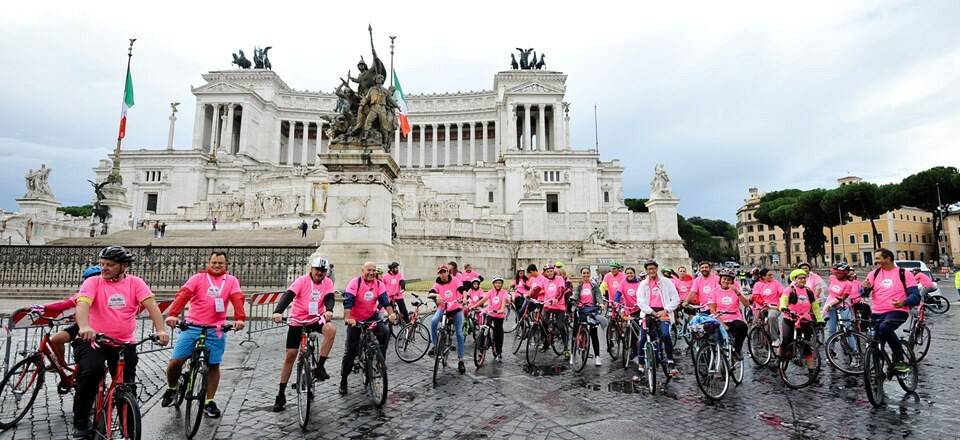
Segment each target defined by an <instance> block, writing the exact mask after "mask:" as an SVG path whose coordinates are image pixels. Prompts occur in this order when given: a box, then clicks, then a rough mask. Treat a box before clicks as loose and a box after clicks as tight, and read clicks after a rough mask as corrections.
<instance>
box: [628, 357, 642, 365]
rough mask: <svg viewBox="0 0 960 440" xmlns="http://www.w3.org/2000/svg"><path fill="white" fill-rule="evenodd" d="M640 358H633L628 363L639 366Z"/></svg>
mask: <svg viewBox="0 0 960 440" xmlns="http://www.w3.org/2000/svg"><path fill="white" fill-rule="evenodd" d="M639 360H640V356H634V357H632V358H630V363H634V364H639V363H640V362H639Z"/></svg>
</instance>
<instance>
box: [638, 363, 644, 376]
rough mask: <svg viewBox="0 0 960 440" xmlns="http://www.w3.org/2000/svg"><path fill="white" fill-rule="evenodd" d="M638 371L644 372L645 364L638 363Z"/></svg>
mask: <svg viewBox="0 0 960 440" xmlns="http://www.w3.org/2000/svg"><path fill="white" fill-rule="evenodd" d="M637 372H638V373H640V374H643V364H638V365H637Z"/></svg>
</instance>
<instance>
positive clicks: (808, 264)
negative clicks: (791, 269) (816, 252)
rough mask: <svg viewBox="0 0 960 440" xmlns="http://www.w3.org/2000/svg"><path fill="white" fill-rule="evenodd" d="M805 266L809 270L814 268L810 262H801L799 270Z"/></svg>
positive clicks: (798, 266)
mask: <svg viewBox="0 0 960 440" xmlns="http://www.w3.org/2000/svg"><path fill="white" fill-rule="evenodd" d="M803 266H807V269H809V268H810V267H812V266H810V263H809V262H806V261H801V262H800V264H798V265H797V269H800V268H803Z"/></svg>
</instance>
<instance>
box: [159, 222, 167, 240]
mask: <svg viewBox="0 0 960 440" xmlns="http://www.w3.org/2000/svg"><path fill="white" fill-rule="evenodd" d="M165 235H167V222H163V223H160V238H163V237H164V236H165Z"/></svg>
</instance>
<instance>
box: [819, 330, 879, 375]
mask: <svg viewBox="0 0 960 440" xmlns="http://www.w3.org/2000/svg"><path fill="white" fill-rule="evenodd" d="M851 339H853V345H850V343H851V342H850V340H851ZM869 344H870V339H869V338H867V335H865V334H863V333H860V332H855V331H846V332H844V331H840V332H836V333H834V334H833V335H831V336H830V338H829V339H827V344H826V345H827V362H828V363H829V364H830V365H831V366H833V368H836V369H838V370H840V371H842V372H844V373H846V374H863V354H864V351H865V350H866V348H867V346H868V345H869Z"/></svg>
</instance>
